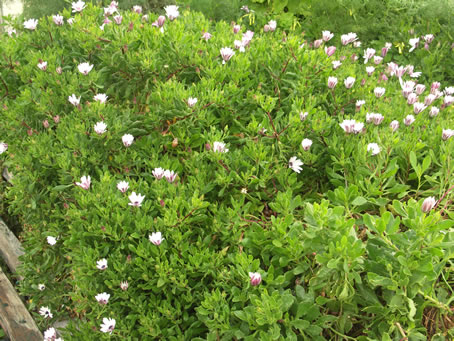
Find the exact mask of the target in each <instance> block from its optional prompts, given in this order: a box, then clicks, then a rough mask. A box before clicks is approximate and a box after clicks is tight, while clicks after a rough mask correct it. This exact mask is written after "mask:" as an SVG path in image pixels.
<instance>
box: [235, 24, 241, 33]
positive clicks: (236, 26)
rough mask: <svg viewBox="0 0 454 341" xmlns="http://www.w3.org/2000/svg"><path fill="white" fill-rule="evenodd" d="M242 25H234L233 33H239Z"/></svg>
mask: <svg viewBox="0 0 454 341" xmlns="http://www.w3.org/2000/svg"><path fill="white" fill-rule="evenodd" d="M240 29H241V26H240V25H234V26H233V33H235V34H237V33H238V32H240Z"/></svg>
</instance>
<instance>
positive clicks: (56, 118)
mask: <svg viewBox="0 0 454 341" xmlns="http://www.w3.org/2000/svg"><path fill="white" fill-rule="evenodd" d="M52 118H53V120H54V122H55V123H56V124H58V123H60V116H58V115H56V116H54V117H52Z"/></svg>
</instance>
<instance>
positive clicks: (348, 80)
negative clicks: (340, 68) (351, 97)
mask: <svg viewBox="0 0 454 341" xmlns="http://www.w3.org/2000/svg"><path fill="white" fill-rule="evenodd" d="M344 84H345V87H346V88H347V89H350V88H351V87H352V86H353V84H355V78H353V77H347V78H346V79H345V80H344Z"/></svg>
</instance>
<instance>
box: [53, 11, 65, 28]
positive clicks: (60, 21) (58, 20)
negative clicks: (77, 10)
mask: <svg viewBox="0 0 454 341" xmlns="http://www.w3.org/2000/svg"><path fill="white" fill-rule="evenodd" d="M52 20H53V21H54V23H55V25H57V26H62V25H63V23H64V21H63V16H61V15H60V14H57V15H53V16H52Z"/></svg>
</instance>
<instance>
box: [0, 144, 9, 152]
mask: <svg viewBox="0 0 454 341" xmlns="http://www.w3.org/2000/svg"><path fill="white" fill-rule="evenodd" d="M7 149H8V145H7V144H6V143H5V142H0V155H1V154H3V153H4V152H6V150H7Z"/></svg>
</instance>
